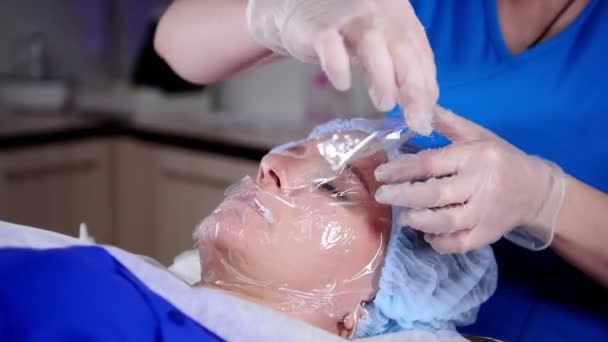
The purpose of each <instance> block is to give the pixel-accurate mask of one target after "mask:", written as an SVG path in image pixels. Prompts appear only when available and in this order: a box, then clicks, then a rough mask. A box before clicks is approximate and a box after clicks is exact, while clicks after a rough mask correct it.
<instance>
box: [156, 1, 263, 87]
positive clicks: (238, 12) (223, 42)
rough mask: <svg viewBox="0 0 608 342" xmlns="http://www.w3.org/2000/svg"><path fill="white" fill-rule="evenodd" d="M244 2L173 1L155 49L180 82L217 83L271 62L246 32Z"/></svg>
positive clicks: (160, 26) (163, 18) (159, 28)
mask: <svg viewBox="0 0 608 342" xmlns="http://www.w3.org/2000/svg"><path fill="white" fill-rule="evenodd" d="M246 6H247V2H246V1H245V0H176V1H174V2H173V3H172V4H171V6H170V7H169V9H168V10H167V12H166V13H165V14H164V15H163V17H162V18H161V20H160V23H159V25H158V28H157V30H156V36H155V40H154V46H155V48H156V51H157V52H158V54H159V55H160V56H161V57H162V58H164V59H165V61H167V63H168V64H169V65H170V66H171V67H172V68H173V70H174V71H175V72H176V73H177V74H178V75H179V76H181V77H182V78H184V79H186V80H188V81H190V82H193V83H199V84H207V83H212V82H216V81H221V80H223V79H225V78H228V77H229V76H231V75H233V74H234V73H236V72H239V71H241V70H244V69H246V68H248V67H250V66H252V65H254V64H256V63H257V62H259V61H261V60H262V59H265V58H267V57H271V56H272V55H273V54H272V51H270V50H268V49H266V48H265V47H263V46H261V45H260V44H258V43H256V42H255V40H254V39H253V38H252V37H251V36H250V34H249V32H248V31H247V26H246V20H245V10H246Z"/></svg>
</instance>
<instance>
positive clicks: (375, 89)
mask: <svg viewBox="0 0 608 342" xmlns="http://www.w3.org/2000/svg"><path fill="white" fill-rule="evenodd" d="M247 22H248V27H249V30H250V32H251V33H252V34H253V36H254V38H256V40H257V41H258V42H260V43H261V44H263V45H264V46H266V47H268V48H270V49H272V50H273V51H275V52H276V53H279V54H282V55H291V56H293V57H295V58H297V59H299V60H302V61H307V62H319V63H320V64H321V66H322V68H323V70H324V71H325V73H326V74H327V76H328V78H329V80H330V81H331V82H332V84H333V85H334V86H335V87H336V88H337V89H339V90H346V89H348V88H349V87H350V84H351V65H350V64H351V61H355V62H356V63H358V64H360V66H361V67H362V69H363V71H364V72H365V73H366V75H367V79H368V83H369V87H370V88H369V93H370V96H371V98H372V100H373V102H374V104H375V105H376V107H377V108H378V109H379V110H383V111H386V110H390V109H392V108H393V107H394V106H395V104H396V103H397V102H398V103H399V104H401V106H402V107H403V108H404V110H405V112H406V114H407V115H406V123H407V125H408V126H409V127H410V128H411V129H412V130H414V131H416V132H418V133H420V134H424V135H428V134H430V133H431V131H432V127H431V123H432V118H433V108H434V106H435V104H436V102H437V99H438V97H439V90H438V86H437V80H436V70H435V63H434V60H433V52H432V50H431V48H430V45H429V42H428V40H427V37H426V33H425V31H424V28H423V27H422V25H421V23H420V21H419V20H418V18H417V17H416V15H415V13H414V10H413V8H412V6H411V5H410V3H409V1H407V0H249V2H248V6H247Z"/></svg>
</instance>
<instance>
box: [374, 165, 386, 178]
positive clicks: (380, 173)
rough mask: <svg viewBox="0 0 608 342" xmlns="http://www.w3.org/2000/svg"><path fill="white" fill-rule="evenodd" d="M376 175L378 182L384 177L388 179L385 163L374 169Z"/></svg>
mask: <svg viewBox="0 0 608 342" xmlns="http://www.w3.org/2000/svg"><path fill="white" fill-rule="evenodd" d="M374 177H376V180H377V181H378V182H382V181H383V180H384V179H386V166H385V165H380V166H378V167H377V168H376V170H375V171H374Z"/></svg>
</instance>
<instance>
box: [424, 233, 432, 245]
mask: <svg viewBox="0 0 608 342" xmlns="http://www.w3.org/2000/svg"><path fill="white" fill-rule="evenodd" d="M433 237H434V236H433V235H431V234H424V241H426V242H427V243H429V244H430V243H431V242H433Z"/></svg>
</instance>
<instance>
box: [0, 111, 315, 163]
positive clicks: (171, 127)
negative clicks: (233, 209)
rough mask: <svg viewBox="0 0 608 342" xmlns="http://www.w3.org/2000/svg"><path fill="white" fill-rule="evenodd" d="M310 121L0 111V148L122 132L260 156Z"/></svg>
mask: <svg viewBox="0 0 608 342" xmlns="http://www.w3.org/2000/svg"><path fill="white" fill-rule="evenodd" d="M311 128H312V125H310V124H286V123H272V122H255V121H254V120H253V119H248V118H246V117H244V116H238V117H235V116H231V115H229V114H200V115H184V114H179V115H163V116H156V117H154V116H150V117H134V116H126V115H122V116H117V115H108V114H103V113H81V112H63V113H48V112H14V111H13V112H7V111H4V112H2V111H0V151H2V150H8V149H20V148H28V147H32V146H36V145H40V144H51V143H57V142H67V141H74V140H79V139H90V138H102V137H113V136H124V137H130V138H133V139H138V140H142V141H147V142H152V143H159V144H163V145H170V146H175V147H180V148H186V149H194V150H200V151H206V152H212V153H219V154H223V155H231V156H236V157H241V158H246V159H252V160H259V159H260V158H261V157H262V156H264V154H266V153H267V152H268V150H269V149H270V148H272V147H273V146H276V145H279V144H282V143H284V142H287V141H292V140H296V139H302V138H304V137H306V135H307V134H308V132H309V131H310V129H311Z"/></svg>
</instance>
